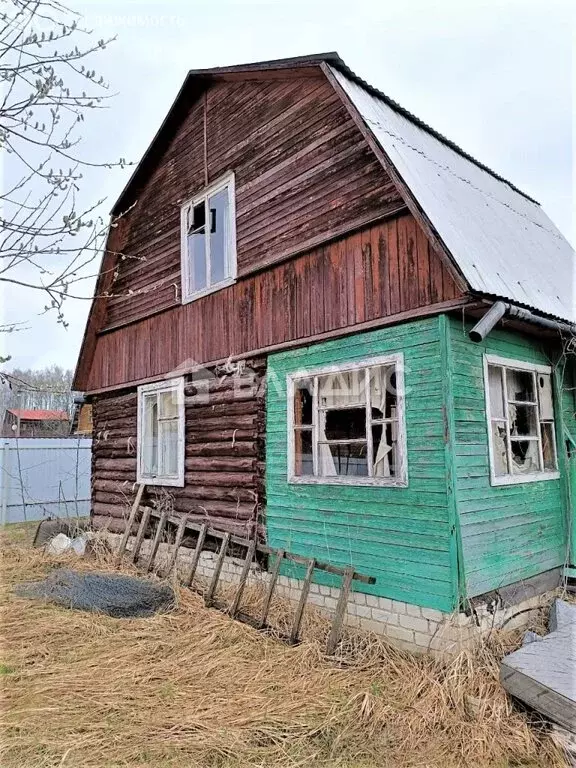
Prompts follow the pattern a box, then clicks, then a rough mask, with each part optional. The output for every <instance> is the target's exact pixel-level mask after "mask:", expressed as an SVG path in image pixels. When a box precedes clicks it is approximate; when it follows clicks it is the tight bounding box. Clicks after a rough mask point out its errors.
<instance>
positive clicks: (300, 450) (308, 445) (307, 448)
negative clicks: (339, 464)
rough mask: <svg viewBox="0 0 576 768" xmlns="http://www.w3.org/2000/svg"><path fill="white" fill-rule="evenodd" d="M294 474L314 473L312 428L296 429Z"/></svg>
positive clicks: (299, 475)
mask: <svg viewBox="0 0 576 768" xmlns="http://www.w3.org/2000/svg"><path fill="white" fill-rule="evenodd" d="M294 474H295V475H296V476H297V477H301V476H302V475H313V474H314V461H313V458H312V430H310V429H296V430H294Z"/></svg>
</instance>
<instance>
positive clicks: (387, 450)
mask: <svg viewBox="0 0 576 768" xmlns="http://www.w3.org/2000/svg"><path fill="white" fill-rule="evenodd" d="M397 366H398V364H397V362H393V363H390V362H388V363H383V364H378V365H367V366H356V367H354V368H351V369H342V370H338V371H330V372H329V373H321V374H318V375H315V376H306V377H304V376H303V377H298V378H295V379H294V383H293V415H292V432H293V435H292V440H293V471H292V474H293V475H294V476H295V477H304V476H313V477H319V478H325V479H326V478H330V479H331V480H333V481H337V480H338V479H339V478H348V479H349V481H351V482H352V481H353V479H354V478H357V479H358V481H359V482H380V483H386V482H388V483H394V482H403V481H404V480H405V462H404V461H403V456H404V455H405V448H404V445H403V427H402V425H401V418H400V400H401V395H400V393H399V392H398V384H397V382H398V379H399V375H398V371H397Z"/></svg>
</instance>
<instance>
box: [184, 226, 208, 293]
mask: <svg viewBox="0 0 576 768" xmlns="http://www.w3.org/2000/svg"><path fill="white" fill-rule="evenodd" d="M188 258H189V259H190V293H195V292H196V291H201V290H203V289H204V288H206V285H207V283H206V239H205V236H204V228H202V229H201V230H200V231H199V232H196V233H193V234H190V235H188Z"/></svg>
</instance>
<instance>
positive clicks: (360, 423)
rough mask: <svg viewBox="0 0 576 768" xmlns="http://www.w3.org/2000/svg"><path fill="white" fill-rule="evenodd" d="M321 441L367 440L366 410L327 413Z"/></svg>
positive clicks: (350, 409)
mask: <svg viewBox="0 0 576 768" xmlns="http://www.w3.org/2000/svg"><path fill="white" fill-rule="evenodd" d="M319 426H320V432H321V431H322V425H319ZM320 440H366V408H346V409H343V410H334V411H326V413H325V424H324V435H322V434H320Z"/></svg>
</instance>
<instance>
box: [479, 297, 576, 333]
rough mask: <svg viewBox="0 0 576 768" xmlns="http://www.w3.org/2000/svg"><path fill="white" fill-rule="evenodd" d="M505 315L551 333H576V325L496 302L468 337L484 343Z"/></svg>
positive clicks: (502, 302) (503, 302)
mask: <svg viewBox="0 0 576 768" xmlns="http://www.w3.org/2000/svg"><path fill="white" fill-rule="evenodd" d="M504 315H507V316H508V317H515V318H516V319H517V320H524V322H527V323H534V325H539V326H540V327H541V328H547V329H549V330H551V331H565V332H566V333H576V325H573V324H571V323H563V322H560V321H559V320H549V319H548V318H546V317H540V315H535V314H534V313H533V312H531V311H530V310H529V309H523V308H522V307H517V306H515V305H514V304H508V303H507V302H505V301H496V302H494V304H492V306H491V307H490V309H489V310H488V312H486V314H485V315H484V316H483V317H482V318H481V319H480V320H479V321H478V322H477V323H476V325H475V326H474V327H473V328H472V330H471V331H470V333H469V334H468V336H469V337H470V339H471V340H472V341H475V342H476V343H478V342H480V341H484V339H485V338H486V336H488V334H489V333H490V331H491V330H492V329H493V328H494V326H495V325H496V324H497V323H498V322H499V321H500V320H501V319H502V318H503V317H504Z"/></svg>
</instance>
